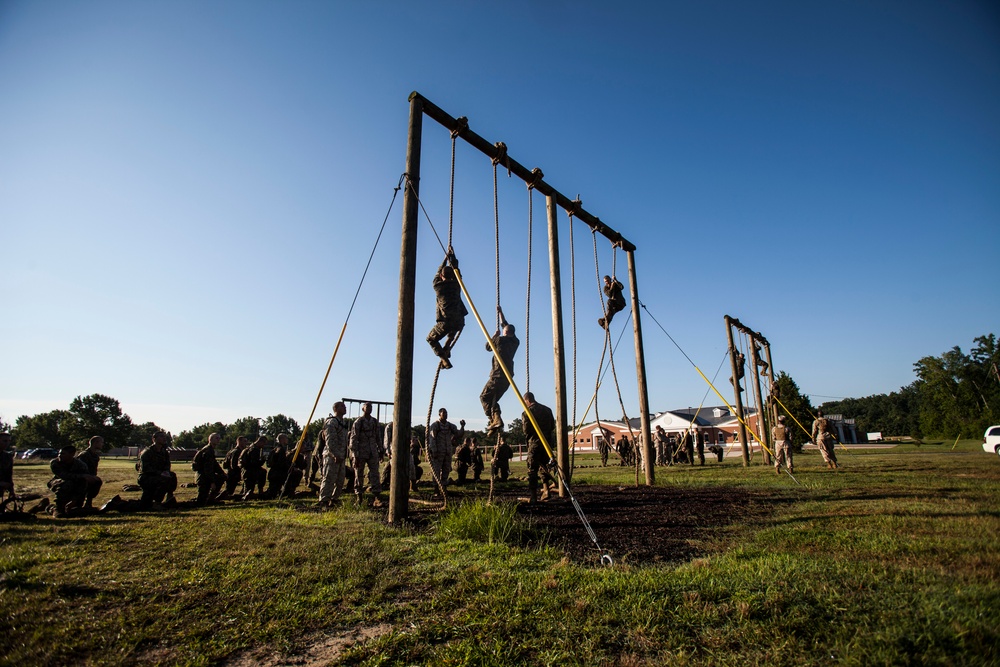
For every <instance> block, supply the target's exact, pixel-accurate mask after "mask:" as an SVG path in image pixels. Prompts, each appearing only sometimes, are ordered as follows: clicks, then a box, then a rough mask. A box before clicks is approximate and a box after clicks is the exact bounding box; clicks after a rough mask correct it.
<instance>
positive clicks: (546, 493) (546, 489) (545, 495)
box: [542, 484, 549, 500]
mask: <svg viewBox="0 0 1000 667" xmlns="http://www.w3.org/2000/svg"><path fill="white" fill-rule="evenodd" d="M548 499H549V485H548V484H543V485H542V500H548Z"/></svg>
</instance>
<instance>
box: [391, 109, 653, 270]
mask: <svg viewBox="0 0 1000 667" xmlns="http://www.w3.org/2000/svg"><path fill="white" fill-rule="evenodd" d="M414 98H419V99H420V100H421V102H422V107H423V111H424V114H426V115H427V116H428V117H429V118H431V119H433V120H435V121H437V122H438V123H440V124H441V125H443V126H444V127H445V128H446V129H447V130H448V131H449V132H454V133H456V136H458V137H461V138H462V139H464V140H465V141H466V142H468V143H469V145H471V146H472V147H473V148H475V149H477V150H478V151H479V152H481V153H483V154H485V155H486V157H488V158H490V160H497V159H498V158H499V159H500V165H501V166H502V167H503V168H504V169H507V170H509V171H510V173H512V174H514V175H516V176H517V177H518V178H520V179H521V180H522V181H524V182H525V183H528V184H533V186H534V189H535V190H537V191H538V192H540V193H542V194H543V195H545V196H546V197H552V198H553V199H554V200H555V202H556V204H557V205H558V206H559V207H560V208H561V209H563V210H564V211H566V212H567V213H570V214H571V215H573V217H576V218H579V219H580V220H582V221H583V222H584V223H585V224H586V225H587V226H588V227H590V229H591V230H592V231H594V232H596V233H598V234H600V235H601V236H603V237H605V238H606V239H608V240H609V241H611V242H612V243H613V244H615V245H617V246H618V247H619V248H621V249H622V250H625V251H626V252H634V251H635V245H633V244H632V243H631V242H629V241H628V239H626V238H625V237H624V236H622V235H621V234H619V233H618V232H616V231H615V230H614V229H611V228H610V227H608V226H607V225H606V224H604V223H603V222H601V219H600V218H598V217H596V216H594V215H591V214H590V213H589V212H587V210H586V209H584V208H583V206H581V205H580V202H578V201H574V200H572V199H570V198H569V197H567V196H566V195H564V194H562V193H561V192H559V191H558V190H556V189H555V188H554V187H552V186H551V185H549V184H548V183H546V182H545V180H544V179H538V178H536V176H535V174H534V173H533V172H532V171H531V169H528V168H527V167H525V166H524V165H522V164H521V163H520V162H518V161H517V160H515V159H514V158H512V157H510V155H509V154H507V155H506V156H503V155H501V151H500V149H498V148H497V147H496V146H495V145H494V144H491V143H490V142H489V141H487V140H486V139H483V138H482V137H481V136H479V135H478V134H476V133H475V132H473V131H472V130H470V129H469V126H468V123H467V122H465V121H464V120H463V121H461V122H460V121H459V120H458V119H457V118H452V117H451V116H450V115H449V114H447V113H445V111H443V110H442V109H441V107H439V106H437V105H436V104H434V103H433V102H431V101H430V100H428V99H427V98H426V97H424V96H423V95H421V94H420V93H418V92H416V91H414V92H412V93H410V101H411V102H412V101H413V99H414Z"/></svg>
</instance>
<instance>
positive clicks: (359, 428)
mask: <svg viewBox="0 0 1000 667" xmlns="http://www.w3.org/2000/svg"><path fill="white" fill-rule="evenodd" d="M361 412H362V414H361V416H360V417H358V418H357V419H355V420H354V424H353V425H352V426H351V461H352V463H353V464H354V497H355V499H357V501H358V504H359V505H360V504H361V502H362V500H364V495H365V468H367V469H368V483H369V484H370V485H371V489H372V496H373V498H372V506H374V507H381V506H382V500H381V499H380V496H381V494H382V484H381V482H380V480H379V474H378V473H379V469H378V468H379V463H380V462H381V461H382V433H381V428H380V426H379V423H378V420H377V419H375V418H374V417H372V404H371V403H365V404H364V405H362V406H361Z"/></svg>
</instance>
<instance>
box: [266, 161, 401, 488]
mask: <svg viewBox="0 0 1000 667" xmlns="http://www.w3.org/2000/svg"><path fill="white" fill-rule="evenodd" d="M404 180H406V181H407V182H409V179H408V178H407V177H406V174H403V175H402V176H400V177H399V181H398V182H397V183H396V187H395V188H393V190H392V200H391V201H390V202H389V208H388V210H387V211H386V212H385V217H384V218H383V219H382V226H381V227H380V228H379V230H378V236H376V237H375V244H374V245H373V246H372V251H371V253H370V254H369V255H368V263H367V264H365V270H364V271H363V272H362V273H361V280H360V281H358V289H357V290H355V292H354V299H353V300H352V301H351V307H350V308H348V310H347V317H346V318H344V326H342V327H341V328H340V336H338V337H337V344H336V345H335V346H334V348H333V356H331V357H330V363H329V364H328V365H327V367H326V373H325V374H324V375H323V381H322V382H321V383H320V385H319V391H318V392H316V400H315V401H313V406H312V409H311V410H310V411H309V418H308V419H307V420H306V423H305V426H304V427H303V428H302V435H300V436H299V441H298V443H297V444H296V445H295V453H294V454H292V461H291V464H290V465H289V467H288V471H289V472H288V477H290V476H291V471H292V470H293V469H294V467H295V462H296V461H298V459H299V455H300V454H301V453H302V447H303V445H304V444H305V441H306V436H307V435H308V434H309V425H310V424H312V420H313V416H314V415H315V414H316V407H317V406H318V405H319V399H320V398H321V397H322V396H323V390H324V389H325V388H326V381H327V380H328V379H329V378H330V371H331V369H333V362H334V361H335V360H336V359H337V352H339V351H340V343H341V342H342V341H343V340H344V332H345V331H347V323H348V322H350V321H351V314H352V313H353V312H354V306H355V304H357V302H358V295H359V294H361V287H362V286H363V285H364V284H365V278H366V277H367V276H368V269H369V268H371V265H372V258H374V257H375V250H376V249H377V248H378V242H379V241H380V240H381V239H382V232H384V231H385V224H386V223H387V222H388V221H389V214H390V213H392V207H393V205H394V204H395V203H396V196H397V195H398V194H399V191H400V190H401V189H402V187H403V181H404ZM288 477H286V478H285V484H282V485H281V491H280V492H279V494H278V498H281V497H282V496H284V492H285V488H286V487H287V482H288Z"/></svg>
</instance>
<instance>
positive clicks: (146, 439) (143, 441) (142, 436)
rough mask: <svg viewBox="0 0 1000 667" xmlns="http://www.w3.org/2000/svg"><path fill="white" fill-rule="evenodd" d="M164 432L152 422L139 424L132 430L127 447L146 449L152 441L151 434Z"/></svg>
mask: <svg viewBox="0 0 1000 667" xmlns="http://www.w3.org/2000/svg"><path fill="white" fill-rule="evenodd" d="M159 431H164V429H162V428H160V427H159V426H157V425H156V424H155V423H153V422H146V423H144V424H139V425H137V426H135V427H133V428H132V435H131V436H130V437H129V440H128V446H129V447H139V448H142V447H146V446H147V445H149V443H151V442H152V441H153V434H155V433H158V432H159Z"/></svg>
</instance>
